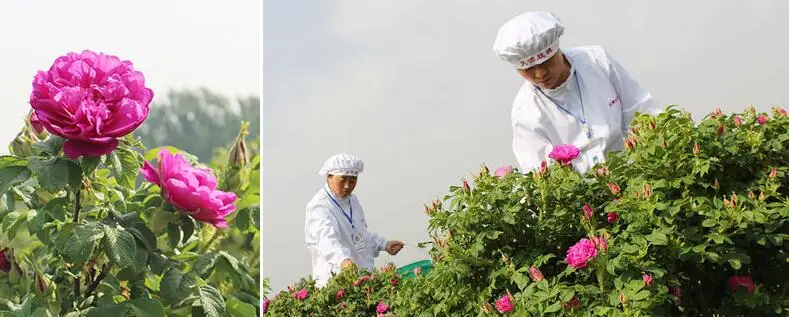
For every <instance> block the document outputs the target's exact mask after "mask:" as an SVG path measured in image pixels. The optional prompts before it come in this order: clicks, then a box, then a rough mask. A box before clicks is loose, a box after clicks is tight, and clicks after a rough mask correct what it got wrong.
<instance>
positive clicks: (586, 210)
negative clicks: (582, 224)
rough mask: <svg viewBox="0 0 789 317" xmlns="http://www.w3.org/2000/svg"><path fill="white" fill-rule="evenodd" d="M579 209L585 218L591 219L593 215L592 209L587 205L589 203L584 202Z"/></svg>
mask: <svg viewBox="0 0 789 317" xmlns="http://www.w3.org/2000/svg"><path fill="white" fill-rule="evenodd" d="M581 210H583V212H584V217H586V219H592V216H593V215H594V210H592V206H589V204H584V206H583V207H582V208H581Z"/></svg>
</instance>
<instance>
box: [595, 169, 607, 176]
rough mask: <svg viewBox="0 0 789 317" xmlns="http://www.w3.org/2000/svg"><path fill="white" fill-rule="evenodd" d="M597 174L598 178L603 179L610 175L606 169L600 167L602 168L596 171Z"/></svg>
mask: <svg viewBox="0 0 789 317" xmlns="http://www.w3.org/2000/svg"><path fill="white" fill-rule="evenodd" d="M595 173H596V174H597V176H599V177H603V176H606V175H608V169H607V168H605V167H600V168H598V169H596V170H595Z"/></svg>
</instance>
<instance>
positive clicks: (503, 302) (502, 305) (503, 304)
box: [496, 294, 515, 313]
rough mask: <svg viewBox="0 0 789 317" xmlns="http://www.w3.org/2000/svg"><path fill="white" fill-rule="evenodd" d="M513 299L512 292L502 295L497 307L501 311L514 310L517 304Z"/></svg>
mask: <svg viewBox="0 0 789 317" xmlns="http://www.w3.org/2000/svg"><path fill="white" fill-rule="evenodd" d="M512 300H513V298H512V295H510V294H507V295H504V296H502V297H500V298H499V299H497V300H496V309H498V310H499V312H500V313H509V312H512V310H513V309H515V304H514V303H513V302H512Z"/></svg>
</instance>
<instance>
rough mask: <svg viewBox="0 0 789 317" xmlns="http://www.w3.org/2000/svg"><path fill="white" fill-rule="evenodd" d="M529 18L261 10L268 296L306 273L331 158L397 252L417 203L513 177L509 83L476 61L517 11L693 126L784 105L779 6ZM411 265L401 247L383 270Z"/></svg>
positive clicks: (332, 4) (739, 4) (497, 64)
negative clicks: (308, 212)
mask: <svg viewBox="0 0 789 317" xmlns="http://www.w3.org/2000/svg"><path fill="white" fill-rule="evenodd" d="M536 3H537V2H535V1H514V0H513V1H482V0H479V1H450V0H441V1H403V0H397V1H394V0H379V1H351V0H348V1H325V0H314V1H292V0H287V1H285V0H279V1H275V0H270V1H266V4H265V10H264V39H265V40H264V65H265V68H264V95H265V98H264V99H265V102H264V112H265V117H264V131H265V133H264V158H265V163H264V164H265V167H264V169H265V176H264V187H265V189H264V197H263V208H264V220H263V236H264V242H263V253H264V261H263V272H264V275H265V276H268V277H270V278H271V282H272V287H273V288H274V289H275V290H279V289H281V288H282V287H284V286H286V285H287V284H288V283H289V282H292V281H297V280H298V279H299V278H300V277H302V276H306V275H309V274H310V258H309V254H308V252H307V250H306V248H305V246H304V216H305V211H304V207H305V205H306V204H307V202H308V201H309V200H310V198H311V197H312V196H313V195H314V194H315V192H316V191H317V190H318V189H319V188H320V186H321V184H322V182H323V180H322V179H321V178H320V177H319V176H318V175H317V171H318V169H319V168H320V167H321V165H322V164H323V162H324V161H325V160H326V159H327V158H328V157H329V156H331V155H332V154H334V153H337V152H343V151H344V152H350V153H353V154H355V155H358V156H360V157H361V158H362V159H363V160H364V161H365V169H366V170H365V172H364V173H363V174H362V175H361V177H360V180H359V185H358V187H357V190H356V194H357V195H358V196H359V198H360V201H361V203H362V205H363V207H364V209H365V212H366V216H367V221H368V223H369V225H370V228H371V229H372V230H374V231H377V232H378V233H381V234H383V235H385V236H386V237H388V238H390V239H401V240H403V241H405V242H407V243H409V244H412V245H415V244H417V243H418V242H419V241H423V240H426V239H427V234H426V227H427V218H426V216H424V214H423V213H422V211H423V208H422V204H423V203H425V202H428V201H430V200H432V199H435V198H437V197H439V196H443V195H444V194H445V193H446V192H447V190H448V187H449V186H450V185H453V184H459V183H460V178H461V177H469V176H470V175H471V173H475V172H477V171H478V170H479V166H480V164H482V163H483V162H484V163H487V164H489V165H490V166H491V169H494V168H496V167H498V166H500V165H504V164H506V165H516V161H515V158H514V156H513V154H512V152H511V148H510V143H511V137H512V135H511V130H510V121H509V120H510V110H511V102H512V99H513V98H514V96H515V93H516V92H517V90H518V88H519V86H520V85H521V80H520V79H519V77H518V76H517V74H516V72H515V70H513V69H512V68H511V67H510V66H509V65H507V64H505V63H504V62H501V61H500V60H498V59H497V57H496V56H495V55H494V53H493V51H492V49H491V46H492V44H493V40H494V37H495V35H496V31H497V30H498V28H499V26H500V25H501V24H502V23H504V22H505V21H507V20H508V19H510V18H512V17H514V16H516V15H518V14H520V13H522V12H524V11H529V10H549V11H554V12H555V13H556V14H557V15H558V16H559V18H560V19H562V20H563V21H564V23H565V26H566V31H565V36H564V37H563V42H562V46H563V47H571V46H575V45H585V44H598V45H602V46H603V47H605V48H606V49H608V50H609V52H610V53H611V54H612V55H613V56H614V57H615V58H617V59H618V60H619V62H621V63H622V64H623V65H624V66H625V67H626V68H627V69H628V70H629V71H630V72H631V74H632V75H633V76H634V77H635V78H637V79H638V80H639V81H640V82H641V83H642V84H643V85H644V86H645V87H647V88H648V89H650V90H651V91H652V93H653V94H654V95H655V96H656V97H657V98H659V100H660V101H662V102H663V103H676V104H680V105H681V106H682V107H684V108H685V109H688V110H690V111H692V112H693V113H694V114H695V115H696V117H698V116H700V115H701V114H703V113H705V112H708V111H711V110H712V109H714V108H716V107H721V108H722V109H723V110H725V111H735V110H742V109H744V108H745V107H746V106H748V105H751V104H752V105H755V106H756V107H757V109H760V110H768V109H769V107H770V106H771V105H775V104H786V103H787V101H789V100H788V99H789V96H787V94H786V91H785V89H786V88H785V87H786V81H785V80H784V79H783V77H784V76H785V75H786V74H787V73H789V62H787V61H786V59H785V58H783V57H782V54H784V53H785V52H787V50H788V49H789V47H788V46H789V44H787V43H786V40H785V38H786V35H785V32H786V31H787V30H789V20H787V19H785V18H784V15H785V14H784V13H785V12H787V10H789V2H787V1H781V0H774V1H768V0H762V1H734V0H730V1H720V0H717V1H713V0H708V1H692V2H689V1H679V0H675V1H625V0H620V1H605V2H594V3H591V2H583V1H569V0H566V1H543V2H541V3H543V5H537V4H536ZM423 258H426V256H425V255H424V254H422V253H420V252H419V251H417V250H414V248H413V247H406V249H404V250H403V251H402V253H401V255H399V256H396V257H393V258H392V260H394V262H395V263H396V264H398V265H403V264H406V263H409V262H411V261H414V260H419V259H423ZM386 259H387V256H386V255H383V256H381V257H380V258H379V259H378V262H377V264H378V265H381V264H383V263H384V261H385V260H386Z"/></svg>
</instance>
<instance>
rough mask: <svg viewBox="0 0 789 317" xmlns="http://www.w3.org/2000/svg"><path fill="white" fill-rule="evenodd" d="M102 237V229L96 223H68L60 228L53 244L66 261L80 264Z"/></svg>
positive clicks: (88, 256) (87, 257)
mask: <svg viewBox="0 0 789 317" xmlns="http://www.w3.org/2000/svg"><path fill="white" fill-rule="evenodd" d="M103 237H104V231H103V230H102V229H101V227H99V225H98V224H96V223H86V224H78V225H74V224H72V223H68V224H66V225H64V226H63V227H62V228H61V230H60V232H59V234H58V238H57V240H56V241H55V246H56V247H57V248H58V251H59V252H60V253H61V254H62V255H63V258H64V259H65V260H66V261H68V262H71V263H73V264H76V265H82V264H83V263H85V262H86V261H87V260H88V259H89V258H90V256H91V254H93V251H94V250H95V249H96V247H97V245H98V243H99V242H100V241H101V239H102V238H103Z"/></svg>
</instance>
